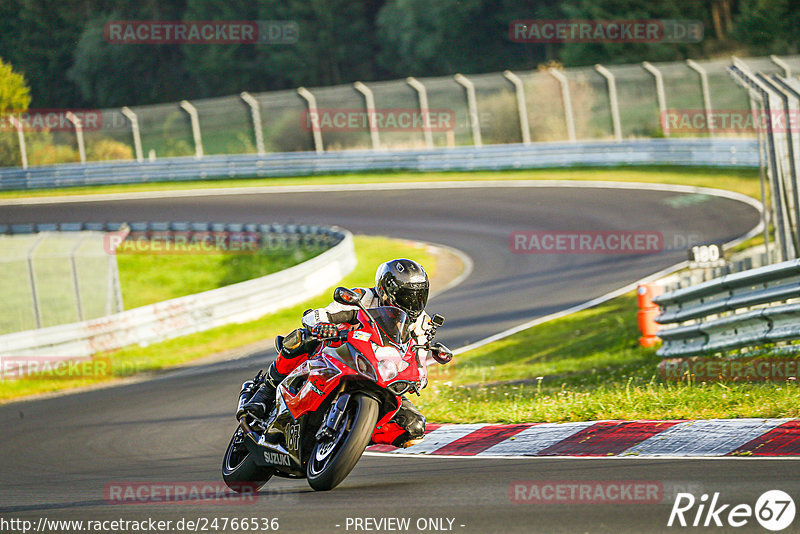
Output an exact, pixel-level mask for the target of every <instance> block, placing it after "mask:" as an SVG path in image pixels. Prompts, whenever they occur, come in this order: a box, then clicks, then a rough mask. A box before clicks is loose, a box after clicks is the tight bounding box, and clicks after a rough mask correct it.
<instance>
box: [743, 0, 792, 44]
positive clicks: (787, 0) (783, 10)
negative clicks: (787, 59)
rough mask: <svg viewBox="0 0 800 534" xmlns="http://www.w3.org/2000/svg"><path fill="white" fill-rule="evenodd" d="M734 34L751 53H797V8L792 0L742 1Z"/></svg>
mask: <svg viewBox="0 0 800 534" xmlns="http://www.w3.org/2000/svg"><path fill="white" fill-rule="evenodd" d="M739 9H740V12H739V15H738V16H737V17H735V18H734V31H733V34H734V36H735V37H736V38H737V40H739V41H741V42H744V43H747V44H748V45H749V47H750V52H751V53H754V54H796V53H797V52H798V50H800V35H798V33H797V28H798V26H800V11H798V9H797V3H796V1H793V0H742V1H741V3H740V6H739Z"/></svg>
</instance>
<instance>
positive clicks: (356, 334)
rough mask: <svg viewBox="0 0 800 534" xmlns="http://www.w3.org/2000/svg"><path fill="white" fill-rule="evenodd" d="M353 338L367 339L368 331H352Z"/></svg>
mask: <svg viewBox="0 0 800 534" xmlns="http://www.w3.org/2000/svg"><path fill="white" fill-rule="evenodd" d="M353 339H357V340H359V341H369V333H368V332H361V331H358V332H353Z"/></svg>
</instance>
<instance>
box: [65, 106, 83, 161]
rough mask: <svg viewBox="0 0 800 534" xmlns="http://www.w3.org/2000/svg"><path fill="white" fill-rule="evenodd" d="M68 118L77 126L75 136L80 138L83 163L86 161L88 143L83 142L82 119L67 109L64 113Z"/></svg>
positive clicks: (79, 148) (79, 144)
mask: <svg viewBox="0 0 800 534" xmlns="http://www.w3.org/2000/svg"><path fill="white" fill-rule="evenodd" d="M64 116H65V117H66V119H67V120H68V121H69V122H71V123H72V126H73V127H74V128H75V137H77V138H78V154H80V157H81V163H84V164H85V163H86V145H85V144H84V143H83V125H82V124H81V120H80V119H79V118H78V117H77V116H76V115H75V114H74V113H73V112H71V111H67V113H66V114H65V115H64Z"/></svg>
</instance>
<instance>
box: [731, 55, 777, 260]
mask: <svg viewBox="0 0 800 534" xmlns="http://www.w3.org/2000/svg"><path fill="white" fill-rule="evenodd" d="M732 61H733V66H731V67H728V70H729V71H730V72H731V73H732V74H733V78H734V80H737V81H738V82H739V83H740V84H741V85H743V86H744V87H745V88H747V89H748V92H749V93H750V94H751V96H752V95H754V94H755V95H757V96H758V99H759V100H760V101H761V105H762V107H763V110H764V116H765V118H766V120H767V131H766V140H767V146H766V149H765V151H764V152H765V155H766V165H768V166H769V167H768V172H769V178H770V185H771V189H772V194H771V195H770V197H771V198H772V201H773V203H774V207H773V210H772V211H773V213H774V214H775V221H774V222H775V225H774V226H775V230H776V231H775V241H776V242H777V243H778V247H779V249H778V251H779V254H780V257H779V258H777V259H778V261H784V260H786V259H788V258H789V253H788V248H787V247H788V244H787V238H786V225H785V221H784V212H783V210H784V202H783V199H782V197H783V188H782V184H781V178H780V176H781V171H780V168H779V167H778V156H777V152H776V147H775V137H774V132H773V130H772V111H771V108H772V106H771V103H770V93H769V92H768V91H767V90H766V89H765V88H764V87H763V84H761V83H760V82H759V81H758V79H757V78H755V77H754V76H752V75H751V73H750V70H749V69H748V67H747V65H746V64H744V63H743V62H742V61H741V60H739V58H737V57H736V56H733V57H732ZM761 163H762V164H764V162H761Z"/></svg>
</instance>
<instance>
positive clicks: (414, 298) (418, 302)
mask: <svg viewBox="0 0 800 534" xmlns="http://www.w3.org/2000/svg"><path fill="white" fill-rule="evenodd" d="M394 301H395V304H397V305H398V306H399V307H400V308H402V309H404V310H406V311H407V312H408V313H409V314H410V315H412V316H416V315H419V314H420V313H421V312H422V310H424V309H425V305H426V304H427V303H428V288H427V287H420V288H408V287H401V288H400V289H398V290H397V292H396V293H395V294H394Z"/></svg>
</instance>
